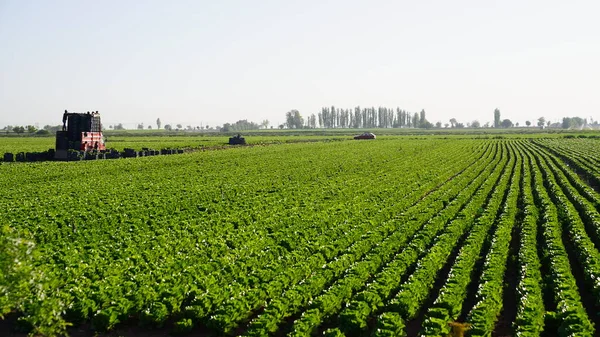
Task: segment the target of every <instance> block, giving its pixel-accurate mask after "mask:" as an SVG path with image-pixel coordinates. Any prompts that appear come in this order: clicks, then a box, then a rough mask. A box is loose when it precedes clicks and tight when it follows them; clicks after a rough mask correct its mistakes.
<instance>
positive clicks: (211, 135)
mask: <svg viewBox="0 0 600 337" xmlns="http://www.w3.org/2000/svg"><path fill="white" fill-rule="evenodd" d="M365 131H369V132H373V133H375V134H376V135H377V136H378V138H379V139H389V138H394V137H398V136H403V137H409V138H423V137H434V138H453V139H454V138H564V137H568V138H570V137H586V138H587V137H600V131H594V130H584V131H577V130H562V129H556V130H554V129H551V130H540V129H538V128H513V129H492V128H486V129H430V130H425V129H371V130H355V129H300V130H279V129H269V130H253V131H246V132H240V133H241V134H242V135H243V136H244V137H245V138H246V141H247V142H248V144H271V143H290V142H303V141H319V140H351V139H352V136H354V135H358V134H360V133H363V132H365ZM236 134H237V132H229V133H218V132H206V133H198V132H185V131H172V132H167V131H163V130H160V131H159V130H123V131H110V130H107V131H105V132H104V135H105V137H106V139H107V142H106V146H107V148H114V149H116V150H119V151H123V149H124V148H133V149H136V150H140V149H142V148H144V147H146V148H151V149H157V150H158V149H161V148H200V147H214V146H220V145H226V144H227V141H228V138H229V137H230V136H233V135H236ZM50 148H54V137H53V136H48V137H34V136H29V137H28V136H20V135H14V134H9V135H6V134H0V155H1V154H2V153H5V152H12V153H17V152H36V151H46V150H48V149H50Z"/></svg>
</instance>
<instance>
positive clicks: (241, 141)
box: [229, 133, 246, 145]
mask: <svg viewBox="0 0 600 337" xmlns="http://www.w3.org/2000/svg"><path fill="white" fill-rule="evenodd" d="M229 145H246V138H244V137H242V135H240V134H239V133H238V134H237V136H233V137H231V138H229Z"/></svg>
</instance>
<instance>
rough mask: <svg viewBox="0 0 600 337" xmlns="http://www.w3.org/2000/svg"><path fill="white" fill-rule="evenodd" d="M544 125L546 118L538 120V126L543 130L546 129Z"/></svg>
mask: <svg viewBox="0 0 600 337" xmlns="http://www.w3.org/2000/svg"><path fill="white" fill-rule="evenodd" d="M544 124H546V118H544V117H540V118H538V123H537V125H538V126H539V127H541V128H543V127H544Z"/></svg>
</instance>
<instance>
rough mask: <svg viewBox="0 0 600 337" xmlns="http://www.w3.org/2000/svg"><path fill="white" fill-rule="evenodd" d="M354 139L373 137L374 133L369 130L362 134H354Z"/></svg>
mask: <svg viewBox="0 0 600 337" xmlns="http://www.w3.org/2000/svg"><path fill="white" fill-rule="evenodd" d="M354 139H375V134H373V133H371V132H365V133H363V134H362V135H358V136H354Z"/></svg>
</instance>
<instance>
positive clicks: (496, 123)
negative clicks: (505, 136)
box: [494, 108, 500, 128]
mask: <svg viewBox="0 0 600 337" xmlns="http://www.w3.org/2000/svg"><path fill="white" fill-rule="evenodd" d="M494 127H495V128H499V127H500V110H499V109H498V108H496V109H495V110H494Z"/></svg>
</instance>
